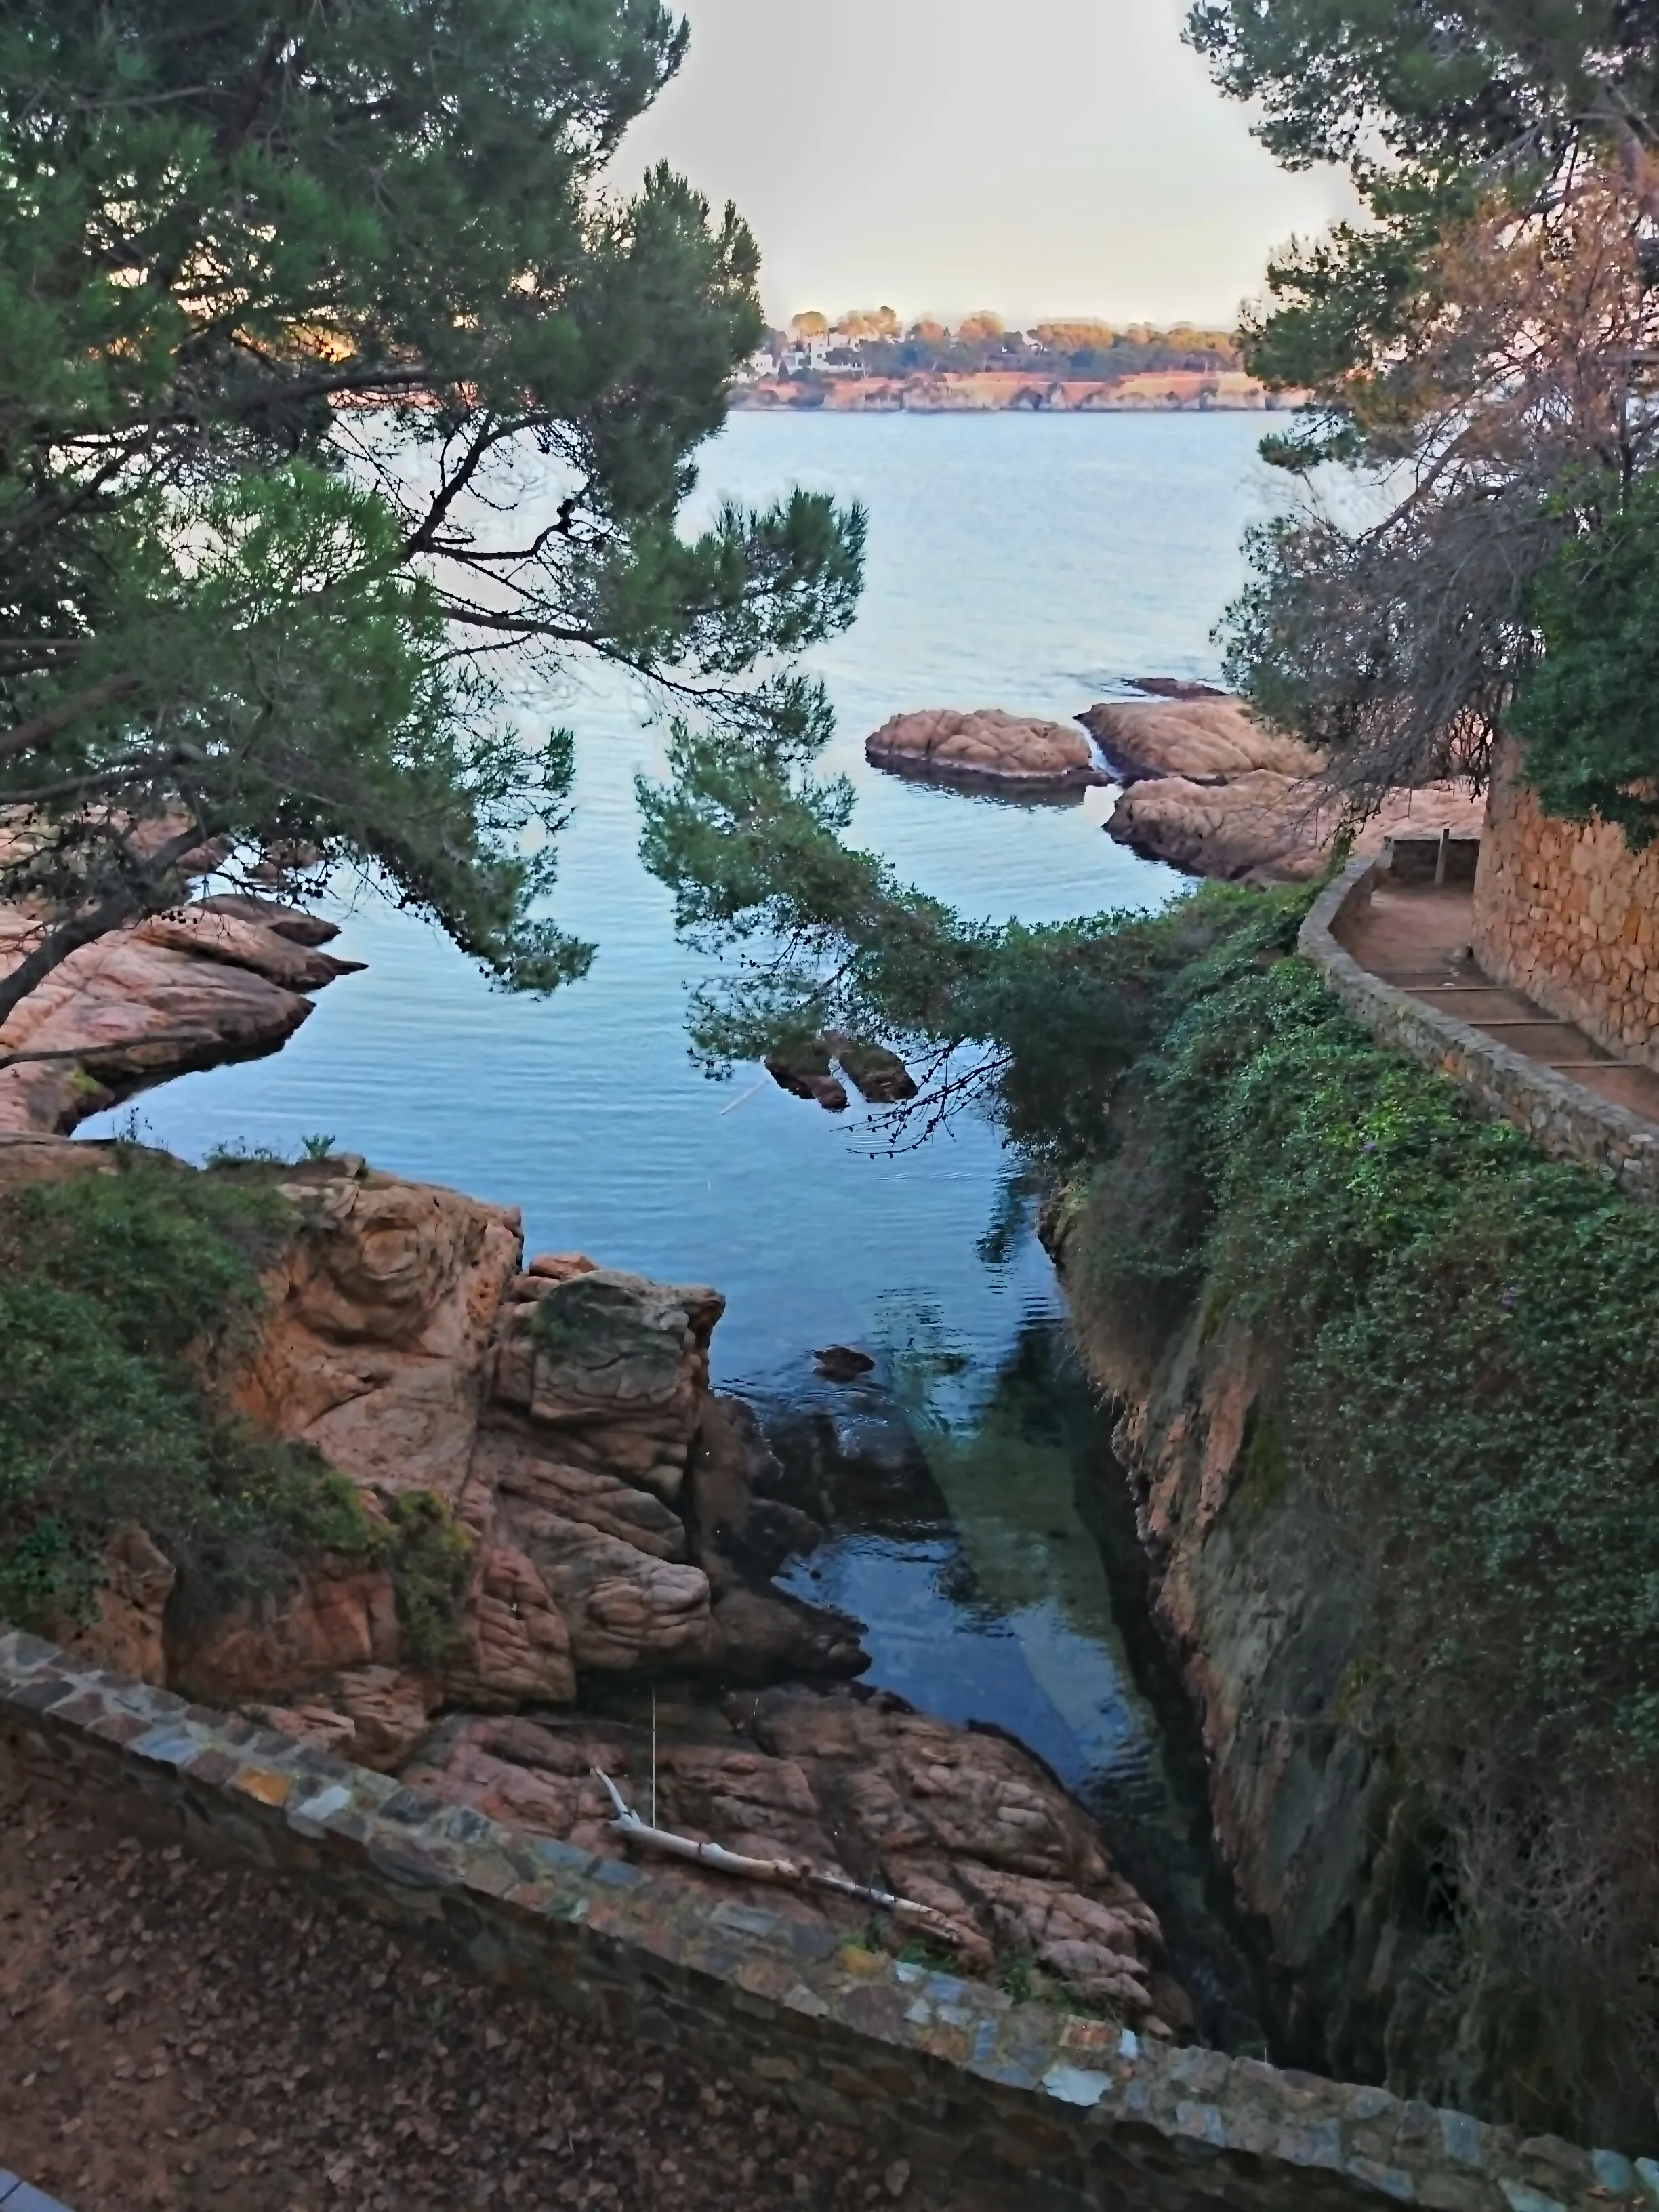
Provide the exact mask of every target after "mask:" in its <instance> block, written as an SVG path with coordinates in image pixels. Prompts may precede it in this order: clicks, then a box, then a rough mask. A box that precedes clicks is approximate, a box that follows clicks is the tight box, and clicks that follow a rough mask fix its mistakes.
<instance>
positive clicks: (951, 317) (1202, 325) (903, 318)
mask: <svg viewBox="0 0 1659 2212" xmlns="http://www.w3.org/2000/svg"><path fill="white" fill-rule="evenodd" d="M883 313H890V314H893V315H895V316H896V318H897V319H898V323H899V327H900V329H901V330H902V331H908V330H911V329H914V328H915V325H917V324H919V323H937V324H939V325H941V327H943V328H944V329H946V330H949V331H957V330H959V329H960V328H961V326H962V325H963V323H965V322H970V321H972V320H973V319H975V317H976V316H980V315H994V316H995V317H996V318H997V320H998V321H999V322H1000V324H1001V325H1002V326H1003V328H1004V329H1005V330H1006V331H1010V332H1018V331H1035V330H1039V329H1041V328H1042V327H1043V326H1044V325H1049V324H1062V325H1063V324H1076V325H1079V326H1097V327H1099V328H1101V329H1103V330H1112V331H1133V330H1146V331H1165V332H1167V331H1203V332H1204V333H1206V335H1214V334H1216V333H1218V332H1222V331H1225V332H1228V333H1231V331H1233V330H1234V329H1235V328H1236V327H1237V321H1238V316H1237V312H1235V313H1234V314H1233V315H1232V316H1231V317H1227V316H1223V317H1221V318H1219V319H1208V318H1206V317H1204V316H1202V315H1196V314H1188V315H1106V314H1102V313H1100V312H1099V311H1098V310H1097V309H1095V308H1089V309H1086V310H1085V309H1083V308H1078V309H1075V310H1068V309H1066V308H1063V307H1058V308H1046V309H1044V310H1043V312H1042V313H1041V314H1036V315H1030V316H1026V317H1024V318H1022V319H1016V318H1015V317H1014V316H1013V315H1012V314H1005V313H1003V312H1002V310H1001V309H1000V307H997V306H996V305H995V303H994V301H990V300H988V299H981V300H979V301H976V302H975V305H974V306H973V307H962V308H957V309H954V310H951V311H946V310H945V309H941V308H937V307H918V308H915V309H914V310H913V309H910V308H905V307H896V306H895V304H894V302H893V301H892V300H891V299H884V300H879V301H876V300H860V301H854V302H851V303H849V304H848V305H846V306H843V307H838V308H836V309H835V310H834V311H833V312H832V311H831V310H830V309H829V308H828V307H825V306H824V305H823V301H821V300H808V301H805V302H803V304H802V305H800V306H799V307H792V308H791V309H790V310H789V313H787V315H784V316H783V317H781V319H775V318H774V317H773V316H772V315H771V314H770V313H768V315H767V328H768V329H769V330H774V331H787V330H788V329H790V328H791V326H792V325H793V324H794V323H795V322H796V321H797V320H798V319H799V318H800V317H801V316H803V315H823V317H824V319H825V320H826V321H827V322H828V323H829V327H830V328H831V330H836V329H838V328H839V327H840V326H841V325H842V324H843V323H845V322H847V321H848V320H849V319H851V318H852V317H854V316H855V315H878V314H883Z"/></svg>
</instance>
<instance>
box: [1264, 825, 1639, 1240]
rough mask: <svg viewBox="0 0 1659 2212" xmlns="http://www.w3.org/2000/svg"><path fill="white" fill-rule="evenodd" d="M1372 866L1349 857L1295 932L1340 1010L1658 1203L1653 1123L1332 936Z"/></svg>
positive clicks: (1560, 1151) (1560, 1149)
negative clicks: (1458, 1014) (1409, 987)
mask: <svg viewBox="0 0 1659 2212" xmlns="http://www.w3.org/2000/svg"><path fill="white" fill-rule="evenodd" d="M1481 867H1482V871H1483V872H1484V870H1485V867H1486V862H1485V860H1484V858H1483V860H1482V861H1481ZM1377 872H1378V870H1377V863H1376V861H1375V860H1365V859H1363V858H1362V859H1359V860H1352V861H1350V863H1349V864H1348V866H1347V867H1346V869H1345V870H1344V871H1343V872H1342V874H1341V875H1340V876H1339V877H1338V878H1336V880H1335V881H1334V883H1333V884H1330V886H1329V887H1328V889H1327V890H1325V891H1323V892H1322V894H1321V896H1320V897H1319V898H1318V900H1317V901H1316V902H1315V904H1314V906H1313V908H1312V909H1311V910H1310V913H1309V915H1308V918H1307V920H1306V921H1304V923H1303V925H1302V933H1301V935H1300V937H1299V938H1298V939H1297V945H1298V948H1299V950H1300V951H1302V952H1303V953H1304V954H1305V955H1306V957H1308V958H1309V959H1310V960H1311V961H1313V962H1314V963H1316V966H1318V967H1319V968H1321V969H1322V970H1323V971H1324V975H1325V979H1326V981H1327V982H1328V983H1329V985H1330V987H1331V988H1332V990H1333V991H1334V992H1335V994H1336V995H1337V997H1338V998H1339V999H1340V1000H1341V1002H1342V1004H1343V1006H1345V1007H1346V1010H1347V1012H1349V1013H1350V1014H1352V1016H1353V1018H1354V1019H1355V1020H1356V1021H1357V1022H1361V1023H1363V1024H1364V1026H1365V1027H1366V1028H1367V1029H1368V1030H1370V1032H1371V1034H1372V1036H1375V1037H1376V1040H1377V1042H1379V1043H1381V1044H1389V1045H1393V1046H1395V1048H1396V1049H1397V1050H1399V1051H1401V1052H1404V1053H1407V1054H1410V1056H1411V1057H1412V1058H1413V1060H1421V1061H1422V1063H1423V1064H1424V1066H1425V1067H1432V1068H1436V1069H1437V1070H1439V1072H1440V1073H1442V1074H1444V1075H1450V1076H1454V1077H1455V1079H1457V1081H1458V1082H1460V1083H1461V1084H1462V1085H1463V1086H1464V1088H1465V1089H1466V1090H1468V1091H1471V1092H1473V1094H1474V1097H1476V1098H1478V1099H1479V1100H1480V1103H1481V1104H1482V1105H1483V1106H1484V1107H1485V1108H1486V1110H1487V1111H1488V1112H1489V1113H1491V1114H1492V1115H1495V1116H1498V1117H1499V1118H1501V1119H1502V1120H1504V1121H1511V1122H1513V1123H1514V1124H1515V1126H1516V1128H1518V1129H1521V1130H1522V1131H1524V1132H1525V1133H1526V1134H1527V1135H1528V1137H1530V1138H1531V1139H1532V1140H1533V1142H1534V1144H1535V1145H1536V1146H1537V1147H1538V1149H1539V1151H1540V1152H1544V1153H1546V1154H1547V1155H1548V1156H1549V1157H1550V1158H1552V1159H1567V1160H1578V1161H1580V1162H1582V1163H1583V1164H1585V1165H1586V1166H1590V1167H1603V1168H1606V1169H1607V1170H1609V1171H1610V1172H1611V1173H1612V1174H1613V1175H1615V1176H1617V1177H1618V1179H1619V1182H1620V1186H1621V1188H1623V1189H1625V1190H1626V1192H1628V1193H1629V1194H1630V1195H1631V1196H1632V1197H1637V1198H1644V1199H1647V1200H1651V1201H1652V1202H1654V1203H1656V1204H1659V1129H1656V1128H1655V1127H1654V1125H1653V1123H1652V1122H1650V1121H1644V1119H1643V1118H1642V1116H1641V1115H1639V1114H1632V1113H1628V1112H1626V1109H1625V1108H1624V1107H1622V1106H1615V1105H1613V1104H1612V1103H1610V1102H1609V1101H1608V1100H1607V1099H1605V1098H1599V1097H1597V1096H1596V1094H1595V1092H1594V1091H1588V1090H1586V1089H1585V1087H1584V1085H1583V1084H1582V1083H1575V1082H1574V1081H1573V1080H1572V1079H1571V1077H1570V1076H1566V1075H1562V1074H1559V1073H1557V1071H1556V1070H1555V1069H1553V1068H1550V1067H1546V1066H1544V1065H1543V1064H1542V1062H1541V1061H1540V1060H1528V1059H1527V1057H1526V1056H1525V1054H1522V1053H1518V1052H1513V1051H1511V1050H1510V1047H1509V1046H1508V1045H1505V1044H1500V1043H1499V1042H1498V1040H1497V1038H1496V1037H1492V1036H1487V1035H1486V1033H1485V1031H1483V1030H1477V1029H1472V1028H1471V1027H1470V1026H1469V1024H1468V1023H1467V1022H1461V1021H1459V1020H1458V1019H1457V1018H1455V1016H1454V1015H1452V1014H1448V1013H1443V1012H1441V1011H1440V1009H1439V1008H1438V1007H1437V1006H1426V1005H1425V1003H1424V1002H1423V1000H1421V999H1414V998H1413V997H1412V996H1411V994H1410V993H1409V992H1407V991H1401V990H1397V989H1396V988H1395V986H1394V985H1393V984H1392V983H1385V982H1383V981H1382V980H1381V979H1380V978H1379V977H1378V976H1376V975H1372V974H1371V973H1370V970H1369V969H1365V968H1362V967H1361V966H1360V964H1359V963H1358V961H1357V960H1356V959H1355V958H1354V957H1353V955H1352V953H1351V952H1348V951H1345V949H1344V948H1343V947H1342V946H1341V945H1339V944H1338V943H1337V941H1336V939H1335V938H1334V936H1333V934H1332V925H1333V924H1334V922H1335V921H1336V918H1337V916H1338V915H1340V913H1341V911H1342V909H1343V908H1345V907H1346V905H1347V904H1348V902H1349V901H1350V900H1351V899H1352V900H1358V899H1364V898H1369V897H1370V888H1371V884H1372V882H1373V880H1374V878H1376V874H1377ZM1477 950H1479V948H1478V946H1477ZM1482 964H1483V965H1484V964H1485V960H1484V956H1483V958H1482ZM1528 988H1530V986H1528ZM1575 1018H1576V1017H1575Z"/></svg>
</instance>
